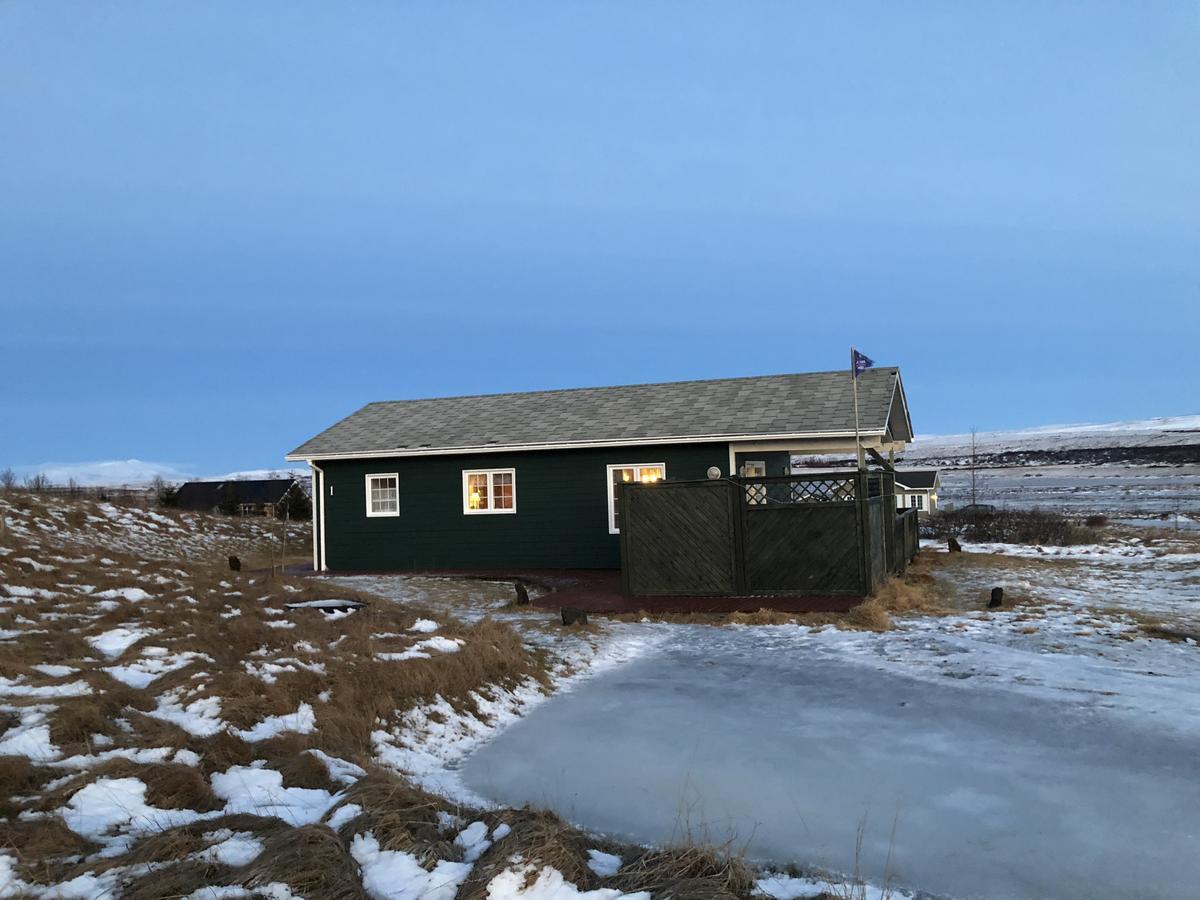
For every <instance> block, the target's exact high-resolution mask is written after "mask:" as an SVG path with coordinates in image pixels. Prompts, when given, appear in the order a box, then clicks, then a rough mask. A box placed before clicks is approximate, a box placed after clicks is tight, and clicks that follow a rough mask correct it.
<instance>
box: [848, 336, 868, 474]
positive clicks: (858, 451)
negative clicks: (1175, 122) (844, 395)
mask: <svg viewBox="0 0 1200 900" xmlns="http://www.w3.org/2000/svg"><path fill="white" fill-rule="evenodd" d="M854 362H855V360H854V347H853V346H851V347H850V382H851V383H852V384H853V386H854V455H855V458H856V459H857V462H858V470H859V471H860V472H861V471H862V470H863V469H864V468H866V466H865V465H864V462H865V460H864V459H863V452H862V439H861V438H860V437H859V433H858V371H857V370H856V369H855V366H854Z"/></svg>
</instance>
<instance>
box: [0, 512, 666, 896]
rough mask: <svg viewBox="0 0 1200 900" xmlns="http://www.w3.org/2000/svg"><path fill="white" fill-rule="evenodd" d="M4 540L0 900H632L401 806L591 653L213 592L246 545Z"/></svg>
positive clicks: (41, 517)
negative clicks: (228, 558)
mask: <svg viewBox="0 0 1200 900" xmlns="http://www.w3.org/2000/svg"><path fill="white" fill-rule="evenodd" d="M0 517H2V523H0V525H2V528H0V897H45V898H89V900H91V898H108V897H118V896H119V897H131V898H161V897H187V898H196V900H201V898H205V900H206V898H232V897H268V898H276V900H282V898H294V897H311V898H324V897H339V898H343V897H344V898H359V897H363V898H365V897H371V898H401V900H418V898H429V900H451V898H455V897H460V896H469V897H486V898H488V900H512V898H538V900H572V898H578V897H586V898H590V900H619V898H636V900H649V897H650V895H649V893H646V892H642V891H639V890H637V889H636V884H634V883H633V882H636V874H632V875H631V874H625V873H623V871H622V869H623V859H622V858H621V857H620V856H619V855H617V854H615V853H613V852H612V851H613V850H616V849H619V848H616V847H614V846H613V845H611V844H608V843H604V842H600V841H589V840H588V839H587V838H586V837H584V836H581V835H579V834H577V833H574V832H570V831H569V829H567V828H566V827H565V826H562V825H561V824H555V822H554V821H552V820H551V819H548V818H547V817H544V816H538V815H536V814H534V813H527V812H522V811H518V810H499V811H497V810H491V809H489V810H480V811H476V810H472V809H470V808H469V807H465V806H463V805H462V804H459V803H455V802H452V801H448V800H444V799H441V798H438V797H436V796H434V795H432V794H428V793H425V792H424V791H422V790H421V789H420V788H419V787H417V786H416V785H417V784H426V785H428V786H431V787H440V786H444V785H445V784H448V783H449V781H448V779H446V778H444V777H441V776H440V775H439V773H443V772H445V771H447V767H448V766H450V765H453V763H454V762H455V761H456V760H457V759H458V758H459V757H461V756H462V755H463V754H465V753H467V752H468V751H469V750H471V749H473V748H474V747H476V746H478V745H480V744H481V743H482V742H484V741H486V740H487V739H488V738H489V737H491V736H492V735H494V734H496V733H497V732H498V731H499V730H500V729H501V728H503V727H504V726H505V725H507V724H510V723H511V722H513V721H515V720H516V719H517V718H518V717H519V716H520V715H521V714H522V713H523V712H525V711H526V710H527V709H529V708H532V707H533V706H535V705H536V704H538V703H540V702H541V701H542V700H543V699H544V697H545V688H546V687H547V686H549V685H550V684H551V683H552V682H553V681H554V680H555V679H557V680H559V681H561V682H563V683H566V682H567V681H570V680H572V679H578V678H579V677H582V676H581V673H583V672H595V671H600V670H602V669H603V668H604V666H605V665H606V664H612V663H613V662H615V660H616V658H617V656H614V645H612V644H610V643H609V642H606V641H604V640H601V639H600V638H599V637H597V636H593V635H591V634H590V633H587V632H584V633H581V634H578V635H565V636H564V635H561V634H560V635H558V636H556V635H555V634H553V633H550V632H548V631H547V633H545V634H542V635H541V636H539V637H538V638H537V639H536V640H534V639H533V637H532V635H533V633H534V632H537V631H538V630H539V625H538V623H535V622H529V623H527V624H526V628H525V630H527V631H529V632H530V635H531V637H530V638H529V639H528V640H527V641H523V640H522V638H521V637H519V636H518V634H517V633H516V632H515V631H513V630H512V629H511V628H510V627H508V626H507V625H503V624H497V623H496V622H494V621H490V620H488V619H486V618H484V617H476V618H475V620H474V621H473V622H471V623H465V624H464V623H463V622H460V621H458V620H456V619H455V618H454V617H453V616H452V615H451V614H450V613H449V611H448V610H447V607H446V606H445V605H444V604H443V605H438V604H430V605H421V604H419V603H417V602H414V601H416V600H417V596H416V594H417V593H418V592H419V591H420V590H421V588H420V587H419V586H413V587H412V595H411V596H409V597H408V598H406V602H403V603H400V602H389V601H386V600H381V599H380V598H378V597H372V596H370V595H365V594H359V593H357V592H354V591H351V590H348V589H345V588H343V587H341V586H337V585H334V584H332V583H329V582H327V581H323V580H312V579H294V578H285V577H271V576H269V575H268V574H266V573H264V572H261V571H260V572H250V571H247V572H242V573H233V572H230V571H228V568H227V566H226V563H225V560H224V557H223V554H225V553H226V552H234V553H241V554H243V555H246V554H249V553H252V552H259V553H264V554H265V553H266V549H267V548H265V547H263V546H262V545H261V544H262V542H263V541H269V540H270V538H271V536H272V532H265V531H261V530H259V528H258V527H257V526H256V524H255V523H246V522H240V521H230V520H225V519H220V518H217V517H206V516H192V515H188V516H179V515H175V514H164V513H160V512H157V511H153V510H127V509H121V508H117V507H109V506H107V505H104V504H96V503H91V502H86V501H76V502H70V501H60V500H55V499H43V498H36V497H29V496H27V495H19V496H16V497H13V496H11V495H10V496H8V497H0ZM418 585H419V583H418ZM428 587H429V589H430V591H431V592H432V593H433V594H435V595H436V594H438V593H439V592H440V593H441V595H442V596H444V597H449V596H453V595H457V597H458V598H459V599H460V601H462V603H463V604H464V605H467V604H469V603H471V602H478V603H480V604H483V605H485V606H488V607H491V606H494V605H495V603H496V600H497V599H498V595H497V591H498V590H499V589H500V586H499V585H491V586H482V587H481V588H480V589H478V590H476V588H475V586H474V585H472V584H471V583H455V582H446V581H434V580H431V583H430V584H429V585H428ZM504 587H506V588H507V590H508V593H509V595H510V596H511V586H504ZM443 613H445V614H443ZM543 624H544V623H543ZM556 644H561V646H562V651H563V652H562V653H561V654H557V655H554V656H551V655H549V654H548V653H547V652H545V651H546V650H547V649H549V648H551V647H553V646H555V645H556ZM539 648H542V649H539ZM606 657H607V658H609V660H610V662H608V663H605V662H604V661H603V660H604V658H606ZM547 829H550V830H552V831H553V832H554V833H556V834H559V835H562V836H563V837H562V840H564V841H568V840H569V841H570V845H571V848H572V849H571V853H570V854H569V855H564V854H561V853H560V854H559V855H558V856H557V857H555V858H554V859H555V862H556V863H557V864H558V865H559V866H566V865H568V864H575V865H574V868H573V869H570V870H569V877H568V873H567V872H565V871H564V870H560V868H556V867H555V866H554V865H549V864H543V862H542V861H541V858H540V857H539V855H538V852H539V851H538V847H540V846H542V845H543V844H544V843H545V835H546V834H547ZM640 853H641V851H640V850H639V848H633V851H632V852H631V853H627V859H626V860H625V861H626V862H629V863H630V864H636V862H637V857H638V856H639V854H640ZM564 860H565V862H564Z"/></svg>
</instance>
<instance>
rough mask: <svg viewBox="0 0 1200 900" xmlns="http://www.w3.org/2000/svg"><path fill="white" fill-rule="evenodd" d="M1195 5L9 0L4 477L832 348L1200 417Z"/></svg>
mask: <svg viewBox="0 0 1200 900" xmlns="http://www.w3.org/2000/svg"><path fill="white" fill-rule="evenodd" d="M1198 161H1200V6H1198V5H1197V4H1196V3H1193V2H1182V0H1180V2H1173V3H1154V2H1144V0H1139V2H1133V0H1131V2H1127V3H1104V2H1088V3H1075V2H1060V3H1053V2H1042V0H1039V2H1027V3H1023V2H1012V0H1005V2H995V3H984V2H975V3H960V2H945V3H917V2H914V3H904V4H896V3H888V2H879V3H855V4H817V3H802V2H786V3H728V2H727V3H720V4H717V3H713V4H705V3H696V2H686V3H685V2H680V3H661V2H654V0H641V2H637V3H633V2H630V3H592V4H577V3H569V2H563V0H555V2H547V3H532V2H527V3H520V4H490V3H489V4H484V3H460V4H445V3H428V4H413V3H409V4H404V3H338V4H333V3H323V4H317V3H303V2H293V0H288V2H257V3H246V2H208V3H205V4H195V3H187V2H174V3H172V2H159V3H123V2H122V3H105V2H94V3H82V2H81V3H66V2H63V3H55V2H44V0H37V2H33V0H24V2H23V0H7V2H0V306H2V307H3V309H2V310H0V312H2V313H3V316H2V319H0V355H2V357H3V362H2V363H0V373H2V377H3V381H2V382H0V384H2V387H0V422H2V425H0V467H2V466H3V465H5V464H13V465H35V464H40V463H43V462H46V461H50V460H54V461H78V460H101V459H122V458H126V457H131V456H136V457H140V458H142V459H152V460H158V461H163V462H170V463H173V464H176V465H177V466H179V467H180V468H182V469H183V470H185V471H194V472H219V471H222V470H228V469H233V468H240V467H252V466H271V465H276V464H281V462H282V456H283V454H284V453H285V452H286V451H287V450H289V449H291V448H292V447H293V446H295V445H296V444H298V443H300V442H301V441H302V440H304V439H305V438H307V437H309V436H310V435H311V434H312V433H315V432H316V431H318V430H320V429H321V428H323V427H325V426H326V425H328V424H330V423H331V422H332V421H334V420H335V419H337V418H340V417H341V416H343V415H345V414H347V413H348V412H350V411H352V410H353V409H355V408H357V407H358V406H360V405H361V404H363V403H365V402H368V401H370V400H378V399H395V398H404V397H414V396H431V395H437V394H450V393H475V392H491V391H508V390H522V389H534V388H546V387H568V386H576V385H591V384H610V383H623V382H637V381H651V380H674V379H681V378H702V377H721V376H727V375H746V374H760V373H772V372H781V371H805V370H812V369H830V368H837V367H840V366H843V365H845V364H846V361H847V355H848V346H849V344H850V343H851V342H854V343H857V344H858V345H859V346H860V347H862V348H863V349H864V350H865V351H866V352H867V353H869V354H870V355H872V356H873V357H874V358H875V359H876V360H878V361H879V362H881V363H886V364H895V365H899V366H900V367H901V369H902V371H903V373H904V376H905V381H906V385H907V388H908V393H909V398H910V402H911V405H912V409H913V417H914V422H915V425H916V427H917V429H918V431H921V432H926V433H928V432H947V431H963V430H965V429H966V428H968V427H969V426H971V425H972V424H974V425H978V426H979V427H980V428H984V429H991V428H1004V427H1016V426H1025V425H1034V424H1041V423H1047V422H1061V421H1105V420H1111V419H1122V418H1142V417H1147V416H1154V415H1171V414H1182V413H1195V412H1197V411H1198V409H1200V407H1198V403H1197V396H1198V395H1200V376H1198V375H1197V372H1196V366H1195V363H1194V359H1195V350H1194V347H1195V345H1196V344H1197V342H1198V340H1200V164H1198Z"/></svg>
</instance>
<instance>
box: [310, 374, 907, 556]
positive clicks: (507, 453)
mask: <svg viewBox="0 0 1200 900" xmlns="http://www.w3.org/2000/svg"><path fill="white" fill-rule="evenodd" d="M858 383H859V391H858V395H859V396H858V405H859V421H858V424H859V431H860V433H861V438H862V442H863V444H864V445H865V446H867V447H870V448H872V449H875V450H877V451H879V452H882V453H885V454H886V453H888V452H889V451H895V452H899V451H900V450H903V449H904V447H905V446H906V444H907V443H908V442H910V441H911V440H912V437H913V431H912V423H911V420H910V418H909V414H908V405H907V401H906V400H905V397H904V387H903V384H902V382H901V380H900V372H899V370H898V369H895V368H883V367H880V368H874V369H868V370H867V371H866V372H865V373H863V374H862V376H861V377H860V378H859V382H858ZM851 384H852V382H851V380H850V378H849V374H848V372H846V371H840V372H817V373H809V374H797V375H773V376H766V377H755V378H728V379H721V380H716V381H689V382H673V383H666V384H642V385H629V386H623V387H602V388H575V389H570V390H555V391H534V392H530V393H517V394H491V395H483V396H470V397H443V398H435V399H427V400H402V401H396V402H388V403H371V404H368V405H367V406H364V407H363V408H362V409H360V410H358V412H356V413H354V414H353V415H351V416H348V417H347V418H345V419H343V420H341V421H340V422H338V423H336V424H335V425H333V426H331V427H330V428H328V429H326V430H325V431H323V432H321V433H320V434H318V435H317V436H316V437H314V438H312V439H311V440H309V441H306V442H305V443H304V444H301V445H300V446H299V447H297V448H296V449H295V450H293V451H292V452H291V453H289V454H288V457H287V458H288V459H289V460H302V461H304V462H307V463H308V464H309V466H310V467H311V469H312V479H313V487H312V496H313V565H314V567H315V568H316V569H318V570H334V571H348V570H410V571H411V570H420V569H508V570H510V571H511V570H513V569H514V568H517V567H528V568H617V567H618V566H619V565H620V560H621V555H620V538H619V533H620V521H619V507H618V504H617V503H616V499H617V496H618V486H619V485H620V484H621V483H623V482H631V481H636V482H656V481H660V480H667V481H675V480H696V479H704V478H706V477H710V476H711V475H712V474H714V473H715V474H719V475H724V476H729V475H733V474H739V473H742V474H747V475H757V474H761V475H767V476H772V475H779V476H784V475H788V474H789V470H790V463H791V456H792V454H813V453H846V452H854V447H855V415H854V395H853V390H852V387H851Z"/></svg>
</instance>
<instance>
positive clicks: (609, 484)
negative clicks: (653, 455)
mask: <svg viewBox="0 0 1200 900" xmlns="http://www.w3.org/2000/svg"><path fill="white" fill-rule="evenodd" d="M614 469H633V480H634V481H635V482H636V481H639V480H640V478H639V477H638V471H639V470H640V469H661V470H662V477H663V480H666V477H667V464H666V463H664V462H656V463H648V462H642V463H614V464H613V465H611V466H608V467H606V468H605V470H604V490H605V491H606V492H607V493H608V533H609V534H620V533H621V529H620V528H618V527H617V526H616V524H615V523H616V518H617V516H616V513H617V508H616V497H614V496H613V470H614Z"/></svg>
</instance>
